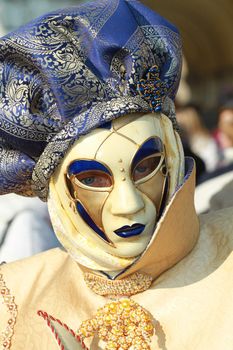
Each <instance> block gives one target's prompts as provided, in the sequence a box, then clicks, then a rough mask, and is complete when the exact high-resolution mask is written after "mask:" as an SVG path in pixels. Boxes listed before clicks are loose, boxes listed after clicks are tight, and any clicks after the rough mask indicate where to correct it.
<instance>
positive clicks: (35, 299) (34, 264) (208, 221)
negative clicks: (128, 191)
mask: <svg viewBox="0 0 233 350" xmlns="http://www.w3.org/2000/svg"><path fill="white" fill-rule="evenodd" d="M193 188H194V174H192V175H191V176H190V177H189V179H188V180H187V181H186V182H185V184H184V185H183V186H182V188H180V189H179V190H178V191H177V193H176V195H175V196H174V197H173V199H172V201H171V203H170V205H169V206H168V208H167V210H166V213H165V215H164V216H163V218H162V220H161V222H160V224H159V227H158V228H157V230H158V232H157V235H156V237H155V239H154V241H153V242H151V244H150V246H149V247H148V249H147V251H146V252H145V253H144V254H143V256H142V257H141V258H140V259H139V260H138V261H137V262H136V263H135V264H134V265H133V266H132V267H131V268H130V269H129V270H128V271H127V273H126V274H130V273H132V272H134V271H140V272H145V273H147V274H149V275H151V276H152V277H153V283H152V285H151V287H150V288H149V289H148V290H146V291H144V292H142V293H139V294H136V295H134V296H132V297H131V299H133V300H134V301H136V302H137V303H138V304H140V305H141V306H142V307H144V308H145V309H146V310H148V311H149V312H150V313H151V314H152V316H153V317H154V319H155V320H156V336H155V337H154V338H153V341H152V344H151V349H152V350H156V349H161V350H220V349H221V350H232V349H233V333H232V326H233V294H232V290H233V279H232V278H231V275H232V269H233V254H232V247H233V235H232V231H233V221H232V214H233V209H231V208H229V209H225V210H222V211H218V212H216V213H211V214H207V215H203V216H201V217H200V236H199V238H198V233H199V222H198V220H197V217H196V215H195V211H194V206H193ZM197 239H198V240H197ZM196 242H197V243H196ZM179 247H181V248H179ZM178 248H179V249H178ZM190 250H191V252H190ZM185 255H186V256H185ZM0 274H1V281H0V283H1V298H2V300H1V303H0V315H1V316H0V331H1V338H0V339H1V340H0V349H1V350H3V349H4V350H5V349H11V350H25V349H26V350H39V349H40V350H41V349H49V350H58V349H59V348H60V347H59V345H58V343H57V342H56V339H55V336H54V334H52V332H51V329H50V328H49V327H48V326H47V324H46V322H45V320H43V318H42V317H39V316H38V315H37V312H38V310H43V311H45V312H47V313H48V314H50V315H52V316H53V317H55V318H57V319H60V320H61V321H62V322H64V323H66V324H67V325H68V326H69V327H70V328H72V329H73V330H74V331H76V330H77V328H78V327H79V326H80V324H81V322H82V321H84V320H86V319H89V318H91V317H93V314H94V313H95V312H96V310H97V308H98V307H100V306H103V305H105V304H106V303H107V302H109V301H110V299H109V298H107V297H103V296H99V295H96V294H95V293H94V292H93V291H92V290H91V289H89V288H88V287H87V286H86V284H85V281H84V278H83V272H82V270H81V269H80V267H79V266H78V265H77V264H76V263H75V262H74V261H73V260H72V259H71V258H70V257H69V255H68V254H67V253H66V252H64V251H63V250H61V249H54V250H51V251H48V252H45V253H42V254H40V255H37V256H34V257H32V258H28V259H25V260H22V261H19V262H15V263H11V264H6V265H3V266H1V272H0ZM126 274H125V275H126ZM123 277H124V276H122V278H123ZM8 293H10V295H11V297H9V296H8ZM6 294H7V297H6ZM12 297H14V300H13V299H12ZM14 304H16V307H17V315H16V312H15V313H14V312H13V311H14ZM12 305H13V306H12ZM10 306H11V308H10ZM12 310H13V311H12ZM12 315H13V316H12ZM9 325H10V327H9ZM12 331H13V332H12ZM7 342H8V343H7ZM4 344H5V345H4ZM7 344H8V345H7ZM88 346H90V348H91V350H99V349H103V347H102V346H101V345H98V340H97V339H96V338H94V340H91V341H90V343H89V344H88ZM75 349H76V350H77V349H80V347H79V345H78V344H77V346H76V345H75V343H70V345H69V344H68V345H67V347H66V348H65V350H75Z"/></svg>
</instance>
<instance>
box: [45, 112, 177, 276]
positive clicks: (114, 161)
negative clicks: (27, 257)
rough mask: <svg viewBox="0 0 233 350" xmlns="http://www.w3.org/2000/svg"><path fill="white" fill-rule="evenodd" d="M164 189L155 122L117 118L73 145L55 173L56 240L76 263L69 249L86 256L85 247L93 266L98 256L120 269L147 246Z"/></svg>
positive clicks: (52, 189) (162, 156)
mask: <svg viewBox="0 0 233 350" xmlns="http://www.w3.org/2000/svg"><path fill="white" fill-rule="evenodd" d="M165 118H166V117H165ZM169 186H171V181H169V178H168V171H167V159H166V150H165V147H164V131H163V130H162V127H161V117H160V116H158V115H156V114H149V115H144V116H142V115H132V116H124V117H121V118H119V119H117V120H115V121H113V122H112V123H111V125H110V126H109V127H108V126H106V128H99V129H96V130H94V131H92V132H90V133H89V134H88V135H86V136H83V137H82V138H80V139H79V140H78V141H76V143H75V144H74V145H73V147H72V148H71V149H70V151H69V152H68V154H67V155H66V157H65V158H64V160H63V163H62V164H61V166H60V168H59V169H58V170H57V172H56V173H55V175H54V177H53V179H52V181H51V183H50V192H51V196H50V197H51V198H54V193H55V192H56V201H59V202H60V203H61V209H60V213H61V214H60V215H59V216H60V224H61V222H63V226H65V227H64V232H63V234H62V235H61V233H60V234H59V233H58V238H60V240H61V241H62V244H63V245H64V246H65V247H66V248H68V250H72V252H71V254H72V255H73V256H75V258H76V259H77V256H78V255H79V253H78V252H75V249H76V248H75V247H77V249H78V250H79V251H81V252H83V251H85V252H86V254H87V251H86V250H85V249H84V246H86V245H89V248H90V249H89V250H93V252H92V253H93V257H95V254H94V250H96V261H98V253H97V250H100V251H102V253H103V254H105V253H106V254H108V256H109V257H111V258H112V259H113V260H114V259H118V260H119V259H120V262H119V266H115V268H116V269H120V268H124V267H125V265H129V264H130V263H132V262H133V261H134V259H135V258H137V257H138V256H139V255H140V254H141V253H142V252H143V251H144V250H145V249H146V247H147V245H148V243H149V242H150V240H151V236H152V235H153V232H154V228H155V224H156V221H157V220H158V217H159V214H160V211H161V205H162V202H164V201H166V199H167V196H168V195H169V192H170V191H169ZM53 204H54V203H53ZM56 206H57V204H56ZM50 207H51V206H50ZM64 216H66V218H65V217H64ZM53 217H54V211H53V213H52V214H51V218H52V221H53ZM68 223H69V224H68ZM67 225H68V226H67ZM55 226H58V225H55ZM55 231H59V230H58V228H57V227H55ZM64 235H65V236H66V237H65V238H64ZM62 237H63V238H62ZM80 237H81V238H80ZM84 241H85V243H83V242H84ZM80 243H81V244H80ZM69 248H70V249H69ZM82 255H83V256H84V255H85V254H82ZM87 255H88V254H87ZM86 258H87V260H88V259H89V258H90V256H86ZM77 260H79V259H77ZM84 260H85V259H84ZM82 261H83V259H82ZM84 265H85V263H84ZM86 265H88V264H87V263H86ZM89 267H90V266H89ZM107 269H110V267H109V268H107Z"/></svg>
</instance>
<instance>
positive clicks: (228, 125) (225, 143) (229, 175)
mask: <svg viewBox="0 0 233 350" xmlns="http://www.w3.org/2000/svg"><path fill="white" fill-rule="evenodd" d="M215 138H216V140H217V142H218V144H219V147H220V149H221V151H222V160H221V162H220V163H219V167H218V168H217V169H216V170H214V171H212V172H210V173H208V174H205V175H204V176H202V177H201V182H203V183H201V184H200V185H199V186H197V188H196V191H195V206H196V210H197V212H198V213H203V212H208V211H211V210H216V209H222V208H228V207H230V206H233V181H232V179H233V99H230V100H228V101H227V102H225V103H224V104H223V105H222V106H221V108H220V109H219V115H218V129H217V130H216V132H215Z"/></svg>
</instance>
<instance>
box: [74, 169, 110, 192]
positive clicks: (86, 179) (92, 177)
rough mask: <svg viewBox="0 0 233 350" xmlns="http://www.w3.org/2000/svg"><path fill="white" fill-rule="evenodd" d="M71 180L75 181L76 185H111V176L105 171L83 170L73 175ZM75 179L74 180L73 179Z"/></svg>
mask: <svg viewBox="0 0 233 350" xmlns="http://www.w3.org/2000/svg"><path fill="white" fill-rule="evenodd" d="M72 177H73V179H71V182H73V181H74V182H75V184H76V185H84V186H87V187H96V188H102V187H111V186H112V179H111V177H110V176H109V175H108V174H106V173H105V172H103V171H83V172H81V173H80V174H76V175H73V176H72ZM72 180H73V181H72Z"/></svg>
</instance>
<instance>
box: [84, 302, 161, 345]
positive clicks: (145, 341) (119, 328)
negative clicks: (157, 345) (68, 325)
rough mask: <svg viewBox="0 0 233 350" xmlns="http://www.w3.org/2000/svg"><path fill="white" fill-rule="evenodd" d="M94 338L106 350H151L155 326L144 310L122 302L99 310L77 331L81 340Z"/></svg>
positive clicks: (107, 305)
mask: <svg viewBox="0 0 233 350" xmlns="http://www.w3.org/2000/svg"><path fill="white" fill-rule="evenodd" d="M95 334H97V335H98V337H99V338H100V339H101V340H102V341H104V342H105V343H106V346H105V350H129V349H130V350H131V349H132V350H143V349H144V350H151V347H150V343H151V337H152V336H153V334H154V325H153V320H152V317H151V316H150V314H149V313H148V312H147V311H146V310H144V309H143V308H142V307H141V306H140V305H139V304H137V303H136V302H135V301H133V300H131V299H126V298H123V299H120V300H118V301H113V302H111V303H108V304H106V305H105V306H104V307H102V308H99V309H98V310H97V313H96V315H95V317H94V318H92V319H90V320H87V321H84V322H82V324H81V326H80V328H79V329H78V336H79V337H80V338H81V339H82V340H84V339H85V338H88V337H92V336H94V335H95Z"/></svg>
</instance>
